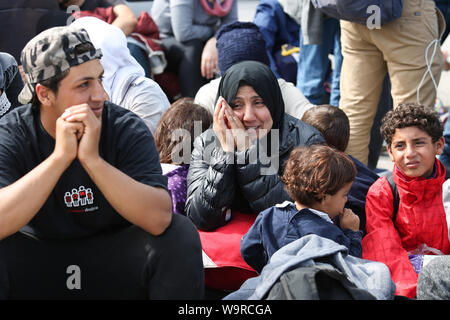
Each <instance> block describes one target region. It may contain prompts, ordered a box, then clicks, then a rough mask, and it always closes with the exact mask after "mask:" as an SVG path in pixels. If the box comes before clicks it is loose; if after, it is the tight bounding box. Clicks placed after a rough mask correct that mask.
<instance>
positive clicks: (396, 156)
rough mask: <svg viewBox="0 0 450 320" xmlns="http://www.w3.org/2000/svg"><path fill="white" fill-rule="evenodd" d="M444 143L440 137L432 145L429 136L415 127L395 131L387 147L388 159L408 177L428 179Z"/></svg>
mask: <svg viewBox="0 0 450 320" xmlns="http://www.w3.org/2000/svg"><path fill="white" fill-rule="evenodd" d="M444 142H445V141H444V138H443V137H441V138H439V140H437V141H436V142H434V143H433V141H432V139H431V136H430V135H429V134H428V133H426V132H425V131H423V130H421V129H419V128H417V127H407V128H401V129H396V130H395V134H394V136H393V137H392V142H391V145H390V146H389V147H388V152H389V157H390V158H391V160H392V161H393V162H395V164H396V165H397V166H398V168H399V169H400V170H401V171H402V172H403V173H404V174H405V175H407V176H408V177H424V178H428V177H429V176H430V175H431V174H432V173H433V166H434V162H435V159H436V155H439V154H441V153H442V151H443V149H444Z"/></svg>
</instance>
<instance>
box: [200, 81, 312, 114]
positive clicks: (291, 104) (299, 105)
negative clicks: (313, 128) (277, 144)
mask: <svg viewBox="0 0 450 320" xmlns="http://www.w3.org/2000/svg"><path fill="white" fill-rule="evenodd" d="M220 79H221V78H217V79H214V80H212V81H210V82H209V83H207V84H205V85H203V86H202V87H201V88H200V89H199V90H198V92H197V94H196V95H195V99H194V100H195V103H197V104H199V105H201V106H203V107H204V108H206V109H208V110H209V112H211V114H213V113H214V108H215V104H216V103H215V102H216V95H217V91H218V89H219V83H220ZM278 85H279V86H280V90H281V95H282V96H283V101H284V111H285V112H286V113H287V114H289V115H291V116H293V117H296V118H297V119H301V118H302V116H303V114H304V113H305V111H306V110H308V109H310V108H312V107H313V106H314V105H313V104H312V103H311V102H309V101H308V99H306V98H305V96H304V95H303V93H302V92H301V91H300V90H299V89H298V88H296V87H295V86H294V85H293V84H292V83H291V82H287V81H285V80H284V79H281V78H279V79H278Z"/></svg>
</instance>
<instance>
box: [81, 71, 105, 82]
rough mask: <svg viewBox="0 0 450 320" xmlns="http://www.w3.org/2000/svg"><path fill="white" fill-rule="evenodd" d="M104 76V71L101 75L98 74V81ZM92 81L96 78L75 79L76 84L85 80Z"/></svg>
mask: <svg viewBox="0 0 450 320" xmlns="http://www.w3.org/2000/svg"><path fill="white" fill-rule="evenodd" d="M104 74H105V71H104V70H103V71H102V73H100V74H99V76H98V77H97V78H98V79H100V78H103V75H104ZM93 79H96V78H95V77H83V78H80V79H77V80H76V82H80V81H86V80H93Z"/></svg>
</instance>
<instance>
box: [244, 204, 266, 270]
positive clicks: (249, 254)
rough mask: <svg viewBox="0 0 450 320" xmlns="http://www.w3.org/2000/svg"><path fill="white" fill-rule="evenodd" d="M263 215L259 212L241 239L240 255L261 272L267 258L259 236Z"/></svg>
mask: <svg viewBox="0 0 450 320" xmlns="http://www.w3.org/2000/svg"><path fill="white" fill-rule="evenodd" d="M269 214H270V213H269ZM264 217H265V212H264V213H263V212H261V213H260V214H259V215H258V216H257V217H256V220H255V222H254V223H253V225H252V226H251V227H250V229H249V230H248V231H247V233H246V234H245V235H244V236H243V237H242V239H241V256H242V258H243V259H244V261H245V262H246V263H247V264H248V265H249V266H250V267H252V268H253V269H254V270H255V271H256V272H258V273H261V271H262V269H263V268H264V266H265V265H266V264H267V261H268V260H269V257H268V255H267V252H266V250H265V248H264V245H263V241H262V238H261V234H262V220H263V218H264Z"/></svg>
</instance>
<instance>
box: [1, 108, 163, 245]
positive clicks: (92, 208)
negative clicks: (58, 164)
mask: <svg viewBox="0 0 450 320" xmlns="http://www.w3.org/2000/svg"><path fill="white" fill-rule="evenodd" d="M54 146H55V140H54V139H53V138H52V137H51V136H50V135H49V134H48V133H47V131H46V130H45V129H44V128H43V125H42V123H41V121H40V113H39V111H37V110H33V109H32V108H31V105H25V106H22V107H19V108H16V109H14V110H13V111H11V112H10V113H8V114H7V115H5V116H4V117H3V118H2V119H0V188H2V187H5V186H8V185H10V184H12V183H13V182H15V181H16V180H18V179H20V178H21V177H23V176H24V175H25V174H26V173H28V172H29V171H31V170H32V169H33V168H34V167H36V166H37V165H38V164H40V163H41V162H42V161H43V160H45V159H46V158H47V157H48V156H49V155H50V154H51V153H52V152H53V150H54ZM99 152H100V156H101V157H102V158H103V159H104V160H105V161H107V162H108V163H109V164H111V165H113V166H114V167H116V168H117V169H119V170H120V171H122V172H124V173H125V174H127V175H128V176H130V177H131V178H133V179H135V180H137V181H139V182H141V183H144V184H147V185H150V186H154V187H161V188H164V189H166V190H167V178H166V177H165V176H163V175H162V170H161V165H160V162H159V156H158V152H157V150H156V146H155V143H154V140H153V136H152V134H151V133H150V131H149V130H148V128H147V126H146V125H145V123H144V122H143V121H142V120H141V119H140V118H139V117H138V116H136V115H135V114H134V113H132V112H130V111H128V110H126V109H124V108H121V107H119V106H116V105H114V104H112V103H109V102H105V107H104V110H103V115H102V131H101V137H100V144H99ZM119 187H120V186H119ZM129 225H130V223H129V222H128V221H127V220H125V219H124V218H123V217H122V216H121V215H119V214H118V213H117V212H116V211H115V210H114V209H113V208H112V207H111V205H110V204H109V203H108V201H107V200H106V199H105V197H104V196H103V194H102V193H101V191H100V190H99V189H98V188H97V186H96V185H95V184H94V182H93V181H92V180H91V178H90V177H89V175H88V174H87V173H86V171H85V170H84V168H83V167H82V166H81V164H80V162H79V161H78V159H75V160H74V161H73V162H72V164H71V165H70V166H69V168H67V170H66V171H65V172H64V173H63V174H62V175H61V177H60V179H59V181H58V182H57V184H56V186H55V188H54V189H53V191H52V192H51V194H50V196H49V197H48V199H47V201H46V202H45V203H44V205H43V206H42V208H41V209H40V210H39V212H38V213H37V214H36V215H35V216H34V218H33V219H32V220H31V221H30V223H29V224H28V225H26V226H25V227H24V228H22V231H24V232H27V233H31V234H33V235H35V236H37V237H38V238H46V239H73V238H78V237H85V236H91V235H94V234H96V233H99V232H103V231H108V230H114V229H117V228H121V227H125V226H129Z"/></svg>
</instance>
